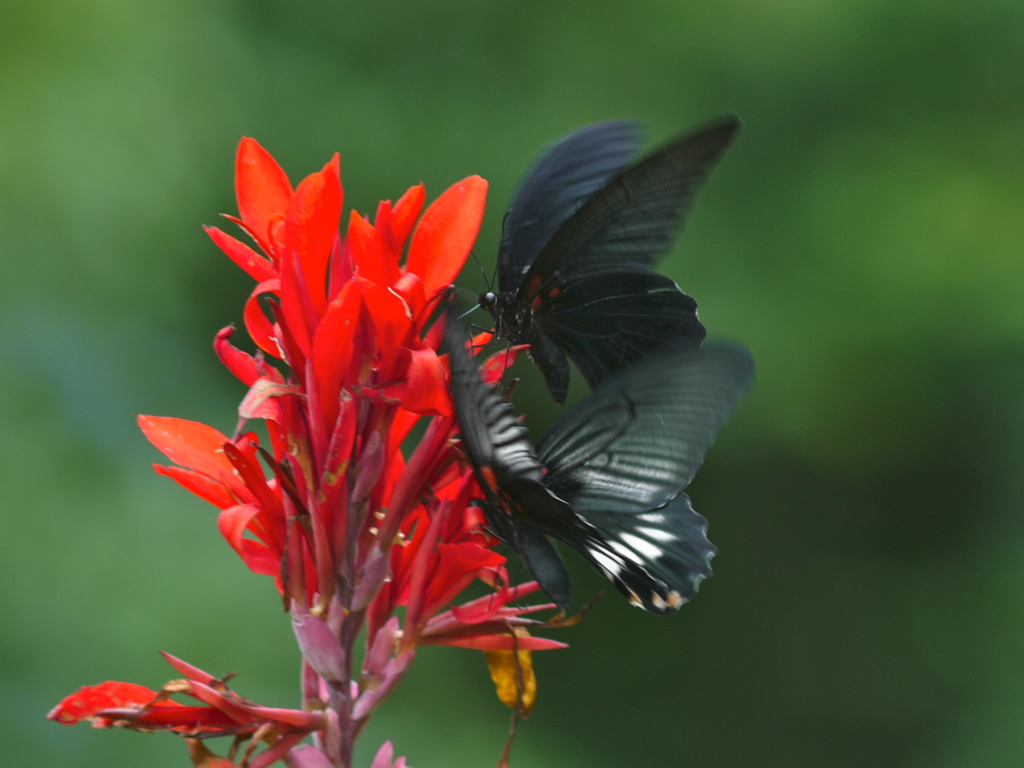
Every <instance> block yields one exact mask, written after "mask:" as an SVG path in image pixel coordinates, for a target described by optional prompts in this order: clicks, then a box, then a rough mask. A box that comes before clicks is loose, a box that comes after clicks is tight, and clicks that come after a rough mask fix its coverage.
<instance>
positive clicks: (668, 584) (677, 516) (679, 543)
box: [559, 493, 718, 614]
mask: <svg viewBox="0 0 1024 768" xmlns="http://www.w3.org/2000/svg"><path fill="white" fill-rule="evenodd" d="M586 517H587V519H588V521H589V522H590V523H591V524H592V525H593V527H594V529H595V530H596V531H597V534H596V535H590V536H581V535H578V534H577V532H575V531H574V532H569V533H568V535H565V534H563V535H562V536H559V538H560V539H562V540H563V541H565V542H566V543H567V544H569V546H571V547H573V548H574V549H576V550H577V551H579V552H580V553H581V554H582V555H583V556H584V557H585V558H586V559H587V560H589V561H590V563H591V564H592V565H594V567H596V568H597V569H598V571H600V572H601V573H602V574H603V575H604V577H605V578H606V579H608V580H609V581H611V582H612V584H614V585H615V587H616V589H618V590H619V591H620V592H621V593H622V594H624V595H625V596H626V597H627V598H628V599H629V601H630V602H631V603H633V604H634V605H638V606H641V607H643V608H644V610H647V611H650V612H651V613H657V614H666V613H669V612H670V611H672V610H676V609H678V608H679V607H680V606H681V605H683V603H685V602H687V601H689V600H691V599H692V598H693V597H694V595H696V594H697V590H698V588H699V587H700V583H701V582H702V581H703V580H704V579H706V578H707V577H708V576H710V575H711V558H713V557H714V556H715V554H717V552H718V550H717V549H716V548H715V545H714V544H712V543H711V542H710V541H708V535H707V534H708V523H707V520H705V519H704V518H703V517H701V516H700V515H699V514H697V513H696V512H694V510H693V507H691V506H690V499H689V498H688V497H687V495H686V494H685V493H680V494H679V495H678V496H676V497H675V498H674V499H672V500H671V501H669V502H668V503H667V504H665V505H663V506H661V507H657V508H655V509H650V510H647V511H645V512H639V513H633V514H630V513H622V512H608V511H605V510H592V511H590V512H588V513H587V516H586Z"/></svg>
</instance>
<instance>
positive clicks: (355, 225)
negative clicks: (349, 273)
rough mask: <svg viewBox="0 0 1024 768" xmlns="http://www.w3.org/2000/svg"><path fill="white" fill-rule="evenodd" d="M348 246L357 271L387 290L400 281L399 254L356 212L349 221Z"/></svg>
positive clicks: (353, 212)
mask: <svg viewBox="0 0 1024 768" xmlns="http://www.w3.org/2000/svg"><path fill="white" fill-rule="evenodd" d="M347 241H348V246H349V248H350V249H351V254H352V261H353V262H354V263H355V267H356V271H357V272H358V273H359V274H360V275H362V276H363V277H365V278H366V279H367V280H372V281H373V282H375V283H377V285H382V286H384V287H385V288H386V287H388V286H391V285H394V284H395V281H396V280H398V275H399V271H398V254H396V253H394V252H393V251H392V250H391V248H390V247H388V244H387V243H386V242H385V241H384V238H382V237H381V236H380V234H379V233H378V232H377V230H376V229H374V227H373V225H371V224H370V222H368V221H367V220H366V219H364V218H363V217H362V216H360V215H359V214H358V213H356V212H355V211H352V215H351V216H350V217H349V221H348V235H347Z"/></svg>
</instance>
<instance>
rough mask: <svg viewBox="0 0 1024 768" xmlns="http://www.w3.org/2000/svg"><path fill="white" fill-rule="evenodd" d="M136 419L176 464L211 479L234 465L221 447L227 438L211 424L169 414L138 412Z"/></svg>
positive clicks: (221, 474) (152, 441)
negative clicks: (144, 413) (139, 413)
mask: <svg viewBox="0 0 1024 768" xmlns="http://www.w3.org/2000/svg"><path fill="white" fill-rule="evenodd" d="M138 422H139V427H140V428H141V429H142V431H143V433H144V434H145V435H146V438H147V439H148V440H149V442H151V443H152V444H153V445H155V446H156V447H157V448H158V449H160V451H161V452H162V453H163V454H164V455H165V456H166V457H167V458H168V459H170V460H171V461H173V462H174V463H175V464H180V465H181V466H183V467H188V468H189V469H194V470H196V471H198V472H202V473H203V474H205V475H209V476H211V477H213V478H214V479H220V478H223V476H224V474H225V473H227V475H228V476H230V475H231V473H232V471H233V467H232V466H231V462H230V461H228V459H227V457H226V456H225V455H224V449H223V448H222V447H221V446H223V445H224V443H226V442H229V439H228V438H227V437H226V436H224V435H223V434H221V433H220V432H218V431H217V430H216V429H214V428H213V427H210V426H207V425H206V424H200V423H199V422H198V421H188V420H186V419H175V418H171V417H168V416H139V419H138Z"/></svg>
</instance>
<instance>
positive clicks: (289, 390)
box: [238, 378, 305, 423]
mask: <svg viewBox="0 0 1024 768" xmlns="http://www.w3.org/2000/svg"><path fill="white" fill-rule="evenodd" d="M279 397H298V398H304V397H305V393H304V392H303V391H302V388H301V387H299V386H296V385H295V384H284V383H282V382H280V381H274V380H273V379H266V378H261V379H257V380H256V381H255V383H253V385H252V386H251V387H250V388H249V391H248V392H246V393H245V397H243V398H242V402H241V403H239V405H238V413H239V415H240V416H241V417H242V418H244V419H269V420H271V421H276V422H278V423H280V422H281V404H280V403H279V402H278V400H277V398H279Z"/></svg>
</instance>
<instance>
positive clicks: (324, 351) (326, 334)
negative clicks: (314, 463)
mask: <svg viewBox="0 0 1024 768" xmlns="http://www.w3.org/2000/svg"><path fill="white" fill-rule="evenodd" d="M361 306H362V296H361V295H360V294H359V291H358V290H357V289H356V284H355V283H346V285H345V287H344V288H342V290H341V293H339V294H338V296H337V298H335V299H334V300H333V301H332V302H331V303H330V304H329V305H328V306H327V312H326V313H325V314H324V317H323V319H322V320H321V321H320V325H319V326H317V329H316V335H315V336H314V337H313V371H314V374H315V375H316V382H317V387H318V392H319V395H320V405H321V410H322V411H323V414H324V423H325V424H328V425H330V426H333V425H334V422H335V421H337V418H338V398H339V397H340V396H341V385H342V382H344V381H345V379H346V377H347V376H348V372H349V368H350V367H351V363H352V357H353V352H356V350H354V349H353V343H352V341H353V338H354V336H355V331H356V324H357V323H358V321H359V311H360V307H361ZM357 354H358V356H361V354H362V350H360V351H358V353H357Z"/></svg>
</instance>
